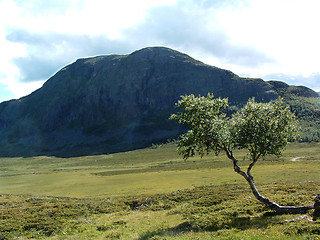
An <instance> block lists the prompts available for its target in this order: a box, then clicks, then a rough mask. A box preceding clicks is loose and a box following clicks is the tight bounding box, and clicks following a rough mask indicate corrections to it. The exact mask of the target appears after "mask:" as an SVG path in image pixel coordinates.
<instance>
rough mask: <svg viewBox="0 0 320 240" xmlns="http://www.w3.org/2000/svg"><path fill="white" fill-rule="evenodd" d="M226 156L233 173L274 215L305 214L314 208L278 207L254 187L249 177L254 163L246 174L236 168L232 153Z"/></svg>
mask: <svg viewBox="0 0 320 240" xmlns="http://www.w3.org/2000/svg"><path fill="white" fill-rule="evenodd" d="M227 156H228V157H229V158H230V159H231V160H232V161H233V167H234V171H235V172H236V173H238V174H240V175H241V176H243V177H244V178H245V179H246V180H247V182H248V183H249V185H250V188H251V191H252V193H253V195H254V196H255V198H256V199H258V200H259V201H260V202H262V203H263V204H265V205H266V206H267V207H269V208H271V209H272V210H274V211H276V213H279V214H283V213H306V212H307V211H309V210H311V209H314V206H313V205H312V206H302V207H296V206H280V205H279V204H277V203H275V202H272V201H270V200H269V199H268V198H266V197H264V196H262V195H260V193H259V191H258V189H257V188H256V185H255V183H254V179H253V176H252V175H251V173H250V171H251V168H252V167H253V165H254V163H255V162H256V161H253V163H252V164H250V166H249V168H248V170H247V172H244V171H242V170H241V168H240V167H239V166H238V160H236V159H235V158H234V157H233V155H232V152H228V153H227Z"/></svg>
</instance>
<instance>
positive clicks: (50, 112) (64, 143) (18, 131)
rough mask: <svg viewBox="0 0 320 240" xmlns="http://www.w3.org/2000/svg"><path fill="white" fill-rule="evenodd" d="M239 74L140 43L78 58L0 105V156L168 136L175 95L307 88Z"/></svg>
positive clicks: (68, 152)
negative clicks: (138, 47)
mask: <svg viewBox="0 0 320 240" xmlns="http://www.w3.org/2000/svg"><path fill="white" fill-rule="evenodd" d="M281 84H282V83H280V82H274V81H272V82H265V81H263V80H262V79H251V78H241V77H239V76H237V75H235V74H234V73H232V72H230V71H228V70H223V69H220V68H217V67H213V66H209V65H206V64H204V63H202V62H200V61H197V60H195V59H193V58H191V57H189V56H188V55H186V54H183V53H180V52H178V51H175V50H172V49H169V48H164V47H152V48H144V49H141V50H139V51H136V52H133V53H131V54H129V55H108V56H98V57H93V58H86V59H79V60H77V61H76V62H74V63H72V64H70V65H68V66H66V67H64V68H62V69H61V70H60V71H59V72H58V73H57V74H55V75H54V76H53V77H51V78H50V79H49V80H48V81H47V82H46V83H45V84H44V85H43V87H41V88H40V89H38V90H37V91H35V92H33V93H32V94H30V95H28V96H26V97H23V98H20V99H18V100H11V101H7V102H3V103H1V104H0V155H1V156H32V155H57V156H80V155H87V154H100V153H112V152H118V151H125V150H131V149H136V148H141V147H146V146H149V145H151V143H158V142H163V141H165V140H166V139H168V138H173V137H176V136H177V135H178V134H179V133H180V132H181V129H180V128H179V126H178V125H177V124H176V123H174V122H173V121H170V120H168V118H169V116H170V114H171V113H172V112H175V111H176V110H177V109H176V108H175V105H174V104H175V102H177V100H178V99H179V98H180V96H181V95H184V94H191V93H194V94H196V95H198V94H201V95H206V94H207V93H208V92H212V93H214V94H215V96H217V97H218V96H220V97H229V100H230V102H231V104H234V105H241V104H243V103H244V102H246V101H247V99H248V98H250V97H255V98H256V100H257V101H265V102H266V101H270V100H273V99H276V98H278V96H279V95H281V94H282V93H284V92H286V91H289V92H290V93H291V94H298V95H308V96H313V95H314V94H315V93H313V92H312V90H310V89H307V88H304V87H303V88H301V87H298V88H296V87H291V86H288V85H285V84H284V85H283V84H282V85H281Z"/></svg>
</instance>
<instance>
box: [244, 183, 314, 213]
mask: <svg viewBox="0 0 320 240" xmlns="http://www.w3.org/2000/svg"><path fill="white" fill-rule="evenodd" d="M245 179H246V180H247V181H248V183H249V185H250V188H251V190H252V193H253V195H254V196H255V197H256V199H258V200H259V201H260V202H262V203H264V204H265V205H266V206H267V207H269V208H271V209H272V210H274V211H276V212H277V213H279V214H282V213H306V212H307V211H309V210H311V209H313V208H314V206H301V207H296V206H280V205H279V204H277V203H275V202H272V201H270V200H269V199H268V198H266V197H264V196H262V195H260V193H259V191H258V190H257V188H256V186H255V183H254V180H253V178H251V177H247V178H245Z"/></svg>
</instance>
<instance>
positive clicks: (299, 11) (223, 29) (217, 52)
mask: <svg viewBox="0 0 320 240" xmlns="http://www.w3.org/2000/svg"><path fill="white" fill-rule="evenodd" d="M319 11H320V1H319V0H134V1H132V0H0V54H1V55H0V101H4V100H8V99H11V98H20V97H22V96H25V95H27V94H29V93H31V92H32V91H34V90H35V89H37V88H39V87H41V85H42V84H43V83H44V81H45V80H47V79H48V78H49V77H50V76H52V75H53V74H55V73H56V72H57V71H58V70H59V69H61V68H62V67H64V66H65V65H67V64H70V63H72V62H73V61H75V60H76V59H78V58H82V57H90V56H96V55H105V54H129V53H131V52H133V51H135V50H138V49H141V48H143V47H147V46H167V47H170V48H173V49H176V50H178V51H182V52H184V53H187V54H188V55H190V56H192V57H194V58H196V59H198V60H201V61H203V62H205V63H207V64H210V65H214V66H217V67H220V68H225V69H228V70H231V71H233V72H234V73H236V74H238V75H240V76H247V77H261V78H263V79H265V80H270V79H278V80H283V81H285V82H287V83H289V84H293V85H305V86H308V87H310V88H312V89H314V90H317V91H320V64H319V62H320V61H319V56H320V31H319V23H320V13H319Z"/></svg>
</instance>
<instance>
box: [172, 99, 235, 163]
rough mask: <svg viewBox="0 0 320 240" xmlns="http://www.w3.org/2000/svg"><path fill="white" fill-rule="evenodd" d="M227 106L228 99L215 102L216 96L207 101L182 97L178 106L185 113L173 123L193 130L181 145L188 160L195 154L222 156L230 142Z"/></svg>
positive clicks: (180, 148)
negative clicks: (212, 153) (223, 150)
mask: <svg viewBox="0 0 320 240" xmlns="http://www.w3.org/2000/svg"><path fill="white" fill-rule="evenodd" d="M227 105H228V100H227V99H221V98H216V99H215V98H214V97H213V95H212V94H208V96H207V97H201V96H199V97H195V96H194V95H193V94H191V95H189V96H182V100H180V101H179V102H178V103H177V106H178V107H180V108H181V109H183V112H181V113H178V114H173V115H172V116H171V119H175V120H177V121H178V122H179V124H187V125H188V126H189V127H190V128H191V130H190V131H188V132H187V133H186V134H184V135H182V137H181V140H180V141H179V142H178V146H179V150H180V153H181V154H183V156H184V158H188V157H190V156H194V154H195V151H196V152H199V154H200V155H201V156H203V155H204V154H205V153H209V152H210V151H212V150H213V151H214V152H215V153H216V154H218V153H219V152H220V150H221V149H222V148H223V144H224V143H226V142H227V141H228V140H229V139H230V135H229V131H228V124H227V121H226V119H227V118H226V114H225V113H224V112H223V110H224V109H225V108H226V107H227Z"/></svg>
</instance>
